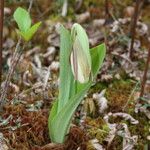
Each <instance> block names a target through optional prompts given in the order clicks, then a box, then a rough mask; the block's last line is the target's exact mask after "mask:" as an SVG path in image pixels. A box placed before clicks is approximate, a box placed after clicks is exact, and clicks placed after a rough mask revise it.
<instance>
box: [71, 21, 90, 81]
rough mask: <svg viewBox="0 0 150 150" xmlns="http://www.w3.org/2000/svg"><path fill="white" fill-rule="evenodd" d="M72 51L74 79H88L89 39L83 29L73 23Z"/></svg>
mask: <svg viewBox="0 0 150 150" xmlns="http://www.w3.org/2000/svg"><path fill="white" fill-rule="evenodd" d="M71 37H72V42H73V44H72V52H71V58H70V60H71V68H72V72H73V75H74V78H75V80H78V81H79V82H80V83H86V82H88V81H89V78H90V75H91V55H90V51H89V41H88V37H87V34H86V32H85V30H84V29H83V28H82V27H81V25H79V24H77V23H75V24H74V25H73V27H72V29H71Z"/></svg>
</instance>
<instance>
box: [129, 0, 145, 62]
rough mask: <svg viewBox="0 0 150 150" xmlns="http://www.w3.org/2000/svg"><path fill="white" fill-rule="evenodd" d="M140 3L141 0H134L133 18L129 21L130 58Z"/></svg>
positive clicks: (131, 57) (131, 56)
mask: <svg viewBox="0 0 150 150" xmlns="http://www.w3.org/2000/svg"><path fill="white" fill-rule="evenodd" d="M142 1H143V0H142ZM140 4H141V0H136V5H135V9H134V14H133V18H132V20H133V21H132V23H131V30H130V33H131V45H130V50H129V57H130V59H131V60H132V59H133V45H134V40H135V31H136V26H137V20H138V16H139V10H140Z"/></svg>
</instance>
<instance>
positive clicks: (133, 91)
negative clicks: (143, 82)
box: [122, 81, 140, 111]
mask: <svg viewBox="0 0 150 150" xmlns="http://www.w3.org/2000/svg"><path fill="white" fill-rule="evenodd" d="M139 83H140V81H138V82H137V83H136V85H135V87H134V89H133V90H132V92H131V94H130V96H129V98H128V100H127V102H126V104H125V105H124V106H123V108H122V110H123V111H125V109H126V107H127V106H128V104H129V102H130V100H131V98H132V96H133V94H134V93H135V91H136V90H137V88H138V86H139Z"/></svg>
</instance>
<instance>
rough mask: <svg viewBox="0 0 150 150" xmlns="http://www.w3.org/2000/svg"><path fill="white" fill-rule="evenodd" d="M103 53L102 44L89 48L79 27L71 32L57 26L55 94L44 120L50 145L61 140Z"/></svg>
mask: <svg viewBox="0 0 150 150" xmlns="http://www.w3.org/2000/svg"><path fill="white" fill-rule="evenodd" d="M105 53H106V47H105V44H101V45H98V46H96V47H94V48H92V49H90V48H89V41H88V37H87V34H86V32H85V30H84V29H83V28H82V26H81V25H79V24H77V23H75V24H74V25H73V26H72V29H71V32H70V31H68V30H67V29H66V28H65V27H64V26H62V25H61V27H60V76H59V78H60V85H59V95H58V98H57V99H56V101H55V102H54V103H53V106H52V108H51V110H50V114H49V119H48V127H49V135H50V138H51V141H52V142H54V143H63V142H64V141H65V138H66V135H67V134H68V132H69V129H70V124H71V119H72V116H73V114H74V112H75V110H76V108H77V107H78V105H79V104H80V102H81V101H82V99H83V98H84V96H85V94H86V93H87V92H88V90H89V89H90V87H91V86H92V85H93V81H94V79H95V78H96V76H97V74H98V72H99V70H100V68H101V66H102V63H103V60H104V58H105Z"/></svg>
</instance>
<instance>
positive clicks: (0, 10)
mask: <svg viewBox="0 0 150 150" xmlns="http://www.w3.org/2000/svg"><path fill="white" fill-rule="evenodd" d="M3 17H4V0H1V1H0V84H1V81H2V49H3Z"/></svg>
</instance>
